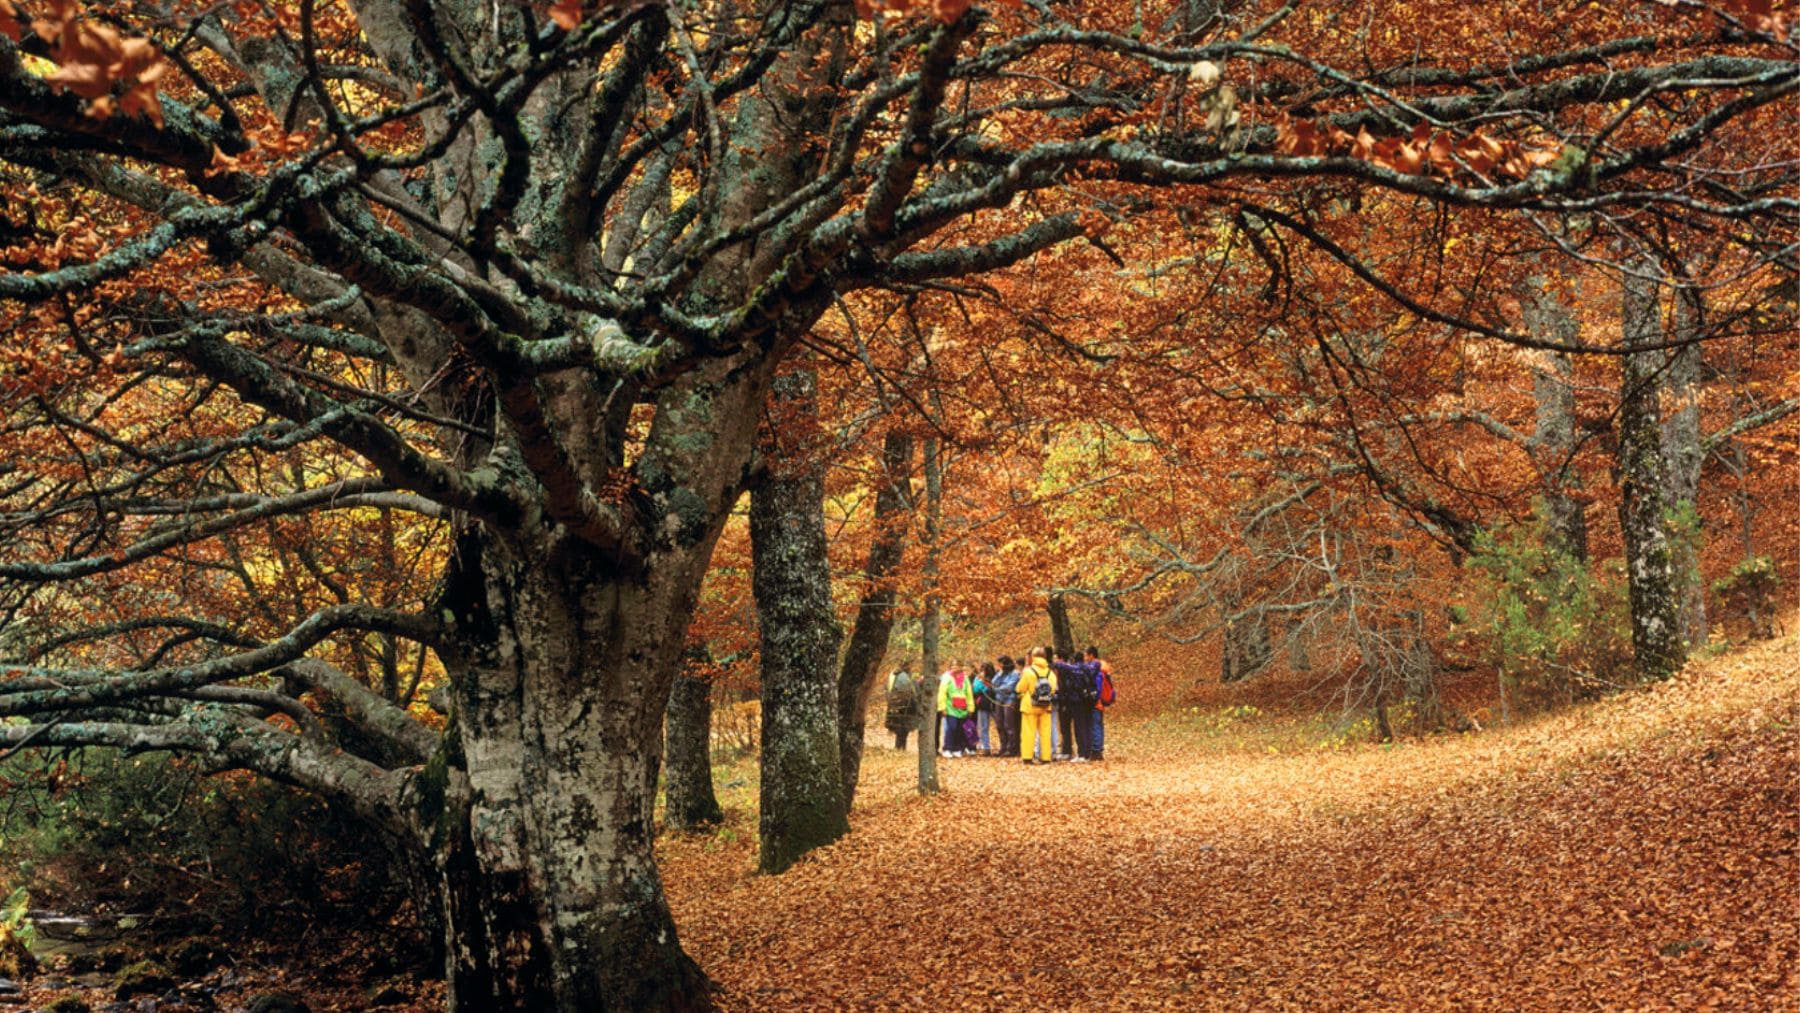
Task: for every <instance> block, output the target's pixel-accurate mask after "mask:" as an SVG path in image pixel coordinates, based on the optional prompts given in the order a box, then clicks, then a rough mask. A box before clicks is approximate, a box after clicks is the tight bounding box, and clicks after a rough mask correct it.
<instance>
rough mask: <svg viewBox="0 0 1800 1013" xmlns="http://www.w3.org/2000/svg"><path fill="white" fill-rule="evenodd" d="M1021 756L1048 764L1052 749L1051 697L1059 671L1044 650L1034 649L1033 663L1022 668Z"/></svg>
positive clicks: (1020, 708)
mask: <svg viewBox="0 0 1800 1013" xmlns="http://www.w3.org/2000/svg"><path fill="white" fill-rule="evenodd" d="M1018 693H1019V758H1020V759H1021V760H1024V761H1025V762H1026V763H1049V762H1050V760H1051V758H1052V757H1053V756H1054V755H1055V754H1054V753H1053V752H1052V751H1051V738H1050V736H1051V732H1050V729H1051V721H1050V711H1051V700H1052V699H1053V698H1054V696H1055V694H1056V673H1055V672H1052V671H1051V670H1050V662H1049V661H1048V660H1046V659H1045V657H1044V655H1043V652H1042V651H1041V650H1039V649H1038V648H1035V647H1034V648H1032V650H1031V659H1030V664H1028V665H1026V666H1025V667H1024V668H1022V669H1020V670H1019V684H1018Z"/></svg>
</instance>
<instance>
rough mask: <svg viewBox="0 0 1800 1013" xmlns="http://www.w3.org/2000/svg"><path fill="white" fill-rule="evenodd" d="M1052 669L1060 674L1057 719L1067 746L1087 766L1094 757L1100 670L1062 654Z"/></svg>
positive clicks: (1052, 665) (1057, 677) (1057, 693)
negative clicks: (1095, 706)
mask: <svg viewBox="0 0 1800 1013" xmlns="http://www.w3.org/2000/svg"><path fill="white" fill-rule="evenodd" d="M1050 669H1051V671H1053V672H1055V673H1056V680H1057V682H1056V685H1057V691H1056V716H1057V720H1058V721H1059V722H1060V723H1061V725H1062V738H1063V745H1064V747H1065V748H1067V749H1071V750H1072V751H1073V752H1074V757H1073V758H1074V759H1075V761H1076V762H1086V761H1087V760H1090V759H1092V758H1093V755H1094V745H1093V733H1094V701H1095V699H1097V698H1098V696H1099V692H1100V666H1099V665H1098V664H1094V663H1090V662H1086V661H1080V660H1076V659H1073V658H1066V657H1064V656H1063V655H1062V654H1060V653H1059V654H1057V656H1056V661H1055V662H1054V663H1053V664H1051V666H1050Z"/></svg>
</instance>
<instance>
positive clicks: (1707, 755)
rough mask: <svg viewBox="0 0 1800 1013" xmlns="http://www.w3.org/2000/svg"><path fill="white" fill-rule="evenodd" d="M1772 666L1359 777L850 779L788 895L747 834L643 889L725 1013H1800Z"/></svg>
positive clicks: (1032, 771)
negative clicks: (1391, 1012) (661, 905)
mask: <svg viewBox="0 0 1800 1013" xmlns="http://www.w3.org/2000/svg"><path fill="white" fill-rule="evenodd" d="M1797 648H1800V644H1797V642H1796V640H1795V638H1793V637H1791V636H1790V637H1788V638H1785V639H1783V640H1781V641H1777V642H1775V643H1772V644H1766V645H1762V646H1759V647H1756V648H1753V649H1751V650H1749V651H1746V652H1744V653H1742V654H1738V655H1733V656H1731V657H1729V658H1727V659H1723V660H1720V661H1715V662H1712V663H1708V664H1704V665H1700V666H1697V668H1696V670H1693V671H1690V672H1689V673H1688V674H1686V675H1683V676H1682V677H1680V678H1678V679H1677V680H1675V681H1674V682H1671V683H1669V684H1666V685H1663V686H1659V687H1656V688H1654V689H1650V690H1645V691H1640V692H1635V693H1631V694H1627V695H1624V696H1620V697H1616V698H1613V699H1609V700H1606V701H1603V702H1601V703H1598V704H1595V705H1592V706H1589V707H1586V708H1582V709H1579V710H1576V711H1571V712H1567V713H1564V714H1561V715H1557V716H1554V717H1550V718H1546V719H1543V720H1539V721H1537V722H1534V723H1531V724H1529V725H1525V726H1522V727H1513V728H1509V729H1504V730H1498V731H1496V730H1490V731H1488V732H1485V733H1482V734H1478V735H1467V736H1448V737H1440V738H1437V739H1434V740H1431V741H1428V742H1423V743H1416V744H1405V745H1398V746H1393V747H1386V748H1384V747H1364V748H1355V749H1331V750H1319V749H1302V748H1301V747H1299V746H1298V745H1296V743H1295V742H1294V740H1293V738H1292V736H1284V735H1277V736H1273V737H1264V738H1259V737H1258V735H1257V734H1256V733H1255V731H1254V729H1253V728H1251V729H1246V726H1245V725H1244V723H1243V722H1241V721H1237V720H1236V719H1234V718H1232V717H1231V716H1220V715H1205V714H1201V715H1188V716H1184V717H1182V718H1179V719H1165V720H1163V721H1160V722H1158V723H1155V724H1147V725H1146V724H1139V725H1136V726H1122V727H1118V728H1113V729H1109V741H1108V752H1109V755H1111V756H1113V757H1114V758H1113V759H1110V760H1109V761H1108V762H1107V763H1105V764H1104V765H1074V766H1071V765H1067V764H1060V765H1057V766H1055V767H1050V768H1041V767H1025V766H1022V765H1021V764H1019V763H1018V762H1017V761H1010V760H988V759H965V760H955V761H948V763H947V765H946V767H945V782H946V786H947V791H946V792H945V794H944V795H942V796H940V797H938V798H933V799H920V798H918V797H916V796H915V795H914V794H913V793H912V781H911V779H912V776H913V769H914V763H915V757H914V756H912V755H911V754H897V753H895V752H893V751H892V750H887V749H876V750H872V752H871V755H870V757H869V761H868V762H867V764H866V765H865V778H866V782H865V788H864V798H865V800H866V801H865V803H864V804H863V806H862V807H861V811H860V812H859V813H858V815H857V818H856V819H855V821H854V822H855V825H856V828H857V829H856V832H855V833H853V834H852V835H851V836H850V837H849V838H847V839H846V840H844V841H841V842H839V843H838V844H836V845H834V846H832V847H831V848H828V849H825V850H824V851H822V852H821V853H819V854H818V856H817V857H816V858H814V859H811V860H808V861H806V862H803V863H802V864H801V865H800V866H797V867H796V868H795V869H794V870H792V871H791V872H789V873H788V874H786V875H784V876H781V877H759V876H755V875H753V874H751V871H750V870H751V869H752V868H753V866H754V861H755V846H754V816H753V808H751V807H749V806H745V807H742V808H740V809H739V810H738V811H737V812H735V813H734V816H733V822H732V823H731V824H730V825H728V826H727V827H726V828H724V829H722V830H720V831H717V832H715V833H714V834H712V835H702V836H693V837H682V838H674V839H670V840H668V841H666V842H665V844H664V845H663V847H662V852H663V855H664V868H665V871H666V874H667V878H668V882H669V890H670V894H671V897H672V900H673V902H674V904H675V908H676V914H677V918H678V920H679V922H680V926H681V931H682V933H683V942H684V944H685V945H686V946H687V948H688V950H689V951H690V952H691V953H693V954H694V955H695V957H696V958H697V959H699V960H700V962H701V964H702V965H703V966H704V967H706V968H707V970H708V971H709V972H710V973H711V974H712V975H713V976H714V977H715V979H716V980H717V981H718V982H719V984H720V986H721V995H720V1000H721V1002H722V1004H723V1005H724V1006H726V1007H727V1008H729V1009H784V1010H786V1009H804V1008H857V1009H894V1010H900V1009H919V1008H940V1009H1000V1008H1031V1007H1040V1008H1062V1009H1073V1008H1080V1009H1156V1008H1170V1007H1177V1008H1187V1009H1212V1008H1218V1009H1318V1008H1334V1009H1335V1008H1384V1009H1394V1008H1444V1007H1459V1008H1480V1009H1547V1008H1598V1007H1605V1008H1649V1009H1663V1008H1683V1009H1695V1008H1709V1007H1710V1008H1718V1009H1732V1010H1744V1009H1800V970H1797V967H1800V854H1797V851H1796V833H1797V829H1800V828H1797V816H1796V814H1797V812H1800V794H1797V788H1796V785H1797V784H1800V762H1797V754H1800V726H1797V722H1800V656H1797ZM1270 748H1273V749H1275V750H1276V752H1274V753H1273V754H1271V753H1270V752H1268V751H1267V750H1268V749H1270ZM749 790H750V789H749V787H748V786H745V787H740V788H739V789H737V791H736V792H735V793H734V792H727V793H726V798H727V803H728V805H729V804H730V803H731V801H732V800H733V798H734V796H735V797H738V798H741V797H742V796H743V795H745V794H747V793H748V792H749ZM749 799H750V801H751V802H752V803H753V800H754V796H753V795H749Z"/></svg>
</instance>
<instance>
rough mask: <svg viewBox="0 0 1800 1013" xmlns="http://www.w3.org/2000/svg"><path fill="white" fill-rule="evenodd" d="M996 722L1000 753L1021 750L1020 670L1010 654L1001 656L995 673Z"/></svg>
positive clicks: (1004, 753)
mask: <svg viewBox="0 0 1800 1013" xmlns="http://www.w3.org/2000/svg"><path fill="white" fill-rule="evenodd" d="M993 690H994V723H995V724H996V725H998V726H999V728H1000V755H1001V756H1012V755H1014V754H1016V753H1017V752H1018V751H1019V670H1018V668H1017V667H1016V666H1015V665H1014V664H1013V659H1012V658H1011V657H1009V656H1008V655H1004V654H1003V655H1001V656H1000V671H998V672H996V673H995V674H994V682H993Z"/></svg>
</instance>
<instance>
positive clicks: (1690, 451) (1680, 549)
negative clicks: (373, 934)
mask: <svg viewBox="0 0 1800 1013" xmlns="http://www.w3.org/2000/svg"><path fill="white" fill-rule="evenodd" d="M1699 298H1700V297H1699V294H1698V293H1696V292H1693V291H1691V290H1688V289H1677V290H1676V294H1675V317H1674V319H1675V336H1676V337H1678V338H1685V339H1690V340H1691V342H1692V343H1691V344H1687V345H1684V346H1682V347H1681V348H1677V349H1675V350H1674V351H1673V352H1672V355H1673V358H1672V359H1671V360H1670V362H1669V367H1668V369H1667V371H1666V372H1665V377H1666V382H1665V384H1664V388H1663V389H1664V391H1665V393H1666V398H1667V400H1668V402H1669V404H1668V406H1667V409H1666V410H1665V412H1664V415H1663V423H1662V447H1663V467H1664V469H1665V474H1664V481H1665V482H1666V488H1667V490H1668V492H1667V495H1668V503H1669V509H1670V511H1671V513H1672V514H1673V515H1674V516H1675V517H1678V518H1680V519H1681V521H1682V524H1683V525H1684V527H1683V530H1681V531H1680V532H1678V537H1676V538H1675V539H1674V543H1673V550H1674V565H1675V576H1676V581H1677V583H1678V585H1679V590H1680V594H1681V638H1682V640H1683V641H1685V642H1686V643H1687V645H1688V647H1690V648H1692V647H1694V646H1695V645H1697V644H1704V643H1706V636H1707V631H1706V587H1705V584H1704V582H1703V579H1702V575H1701V572H1700V555H1701V551H1700V550H1701V547H1702V545H1704V541H1703V537H1704V536H1703V533H1702V529H1701V526H1700V510H1699V505H1700V468H1701V464H1702V463H1703V462H1704V461H1705V458H1706V451H1705V448H1704V445H1703V442H1702V441H1703V439H1704V437H1703V436H1702V434H1701V432H1700V370H1701V362H1700V343H1699V341H1698V340H1697V339H1698V338H1699V336H1700V309H1701V307H1700V304H1699Z"/></svg>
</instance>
